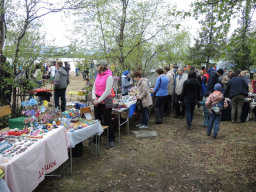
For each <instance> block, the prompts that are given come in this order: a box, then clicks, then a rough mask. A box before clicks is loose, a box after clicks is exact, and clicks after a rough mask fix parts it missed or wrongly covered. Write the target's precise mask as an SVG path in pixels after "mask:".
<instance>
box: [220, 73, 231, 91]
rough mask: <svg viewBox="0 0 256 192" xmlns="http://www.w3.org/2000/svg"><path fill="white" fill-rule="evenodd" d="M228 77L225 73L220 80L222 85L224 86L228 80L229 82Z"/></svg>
mask: <svg viewBox="0 0 256 192" xmlns="http://www.w3.org/2000/svg"><path fill="white" fill-rule="evenodd" d="M229 80H230V78H229V77H228V75H225V76H224V77H223V78H222V80H221V83H222V85H224V87H225V88H226V86H227V84H228V82H229Z"/></svg>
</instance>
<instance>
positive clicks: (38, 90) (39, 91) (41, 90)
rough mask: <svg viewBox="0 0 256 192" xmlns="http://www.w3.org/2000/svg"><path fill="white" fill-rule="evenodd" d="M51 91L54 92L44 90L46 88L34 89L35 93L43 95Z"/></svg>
mask: <svg viewBox="0 0 256 192" xmlns="http://www.w3.org/2000/svg"><path fill="white" fill-rule="evenodd" d="M50 91H54V90H53V89H44V88H38V89H34V90H33V91H31V92H33V93H43V92H50Z"/></svg>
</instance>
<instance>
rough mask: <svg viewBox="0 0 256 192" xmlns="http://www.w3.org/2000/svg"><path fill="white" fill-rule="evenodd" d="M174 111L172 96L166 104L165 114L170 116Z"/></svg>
mask: <svg viewBox="0 0 256 192" xmlns="http://www.w3.org/2000/svg"><path fill="white" fill-rule="evenodd" d="M171 110H172V95H167V96H166V99H165V104H164V113H165V114H167V115H169V114H170V113H171Z"/></svg>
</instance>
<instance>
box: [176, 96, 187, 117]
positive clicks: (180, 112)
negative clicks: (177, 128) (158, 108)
mask: <svg viewBox="0 0 256 192" xmlns="http://www.w3.org/2000/svg"><path fill="white" fill-rule="evenodd" d="M180 97H181V96H180V95H177V94H175V97H174V108H175V115H177V116H182V117H184V115H185V105H184V102H183V103H179V100H180ZM180 108H181V110H180Z"/></svg>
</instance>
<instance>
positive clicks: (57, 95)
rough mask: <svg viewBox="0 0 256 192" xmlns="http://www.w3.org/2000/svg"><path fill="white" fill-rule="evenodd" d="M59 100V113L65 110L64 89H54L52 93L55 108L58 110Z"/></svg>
mask: <svg viewBox="0 0 256 192" xmlns="http://www.w3.org/2000/svg"><path fill="white" fill-rule="evenodd" d="M60 98H61V111H62V112H63V111H65V110H66V89H55V91H54V102H55V107H56V108H57V107H58V108H60V101H59V100H60Z"/></svg>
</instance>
